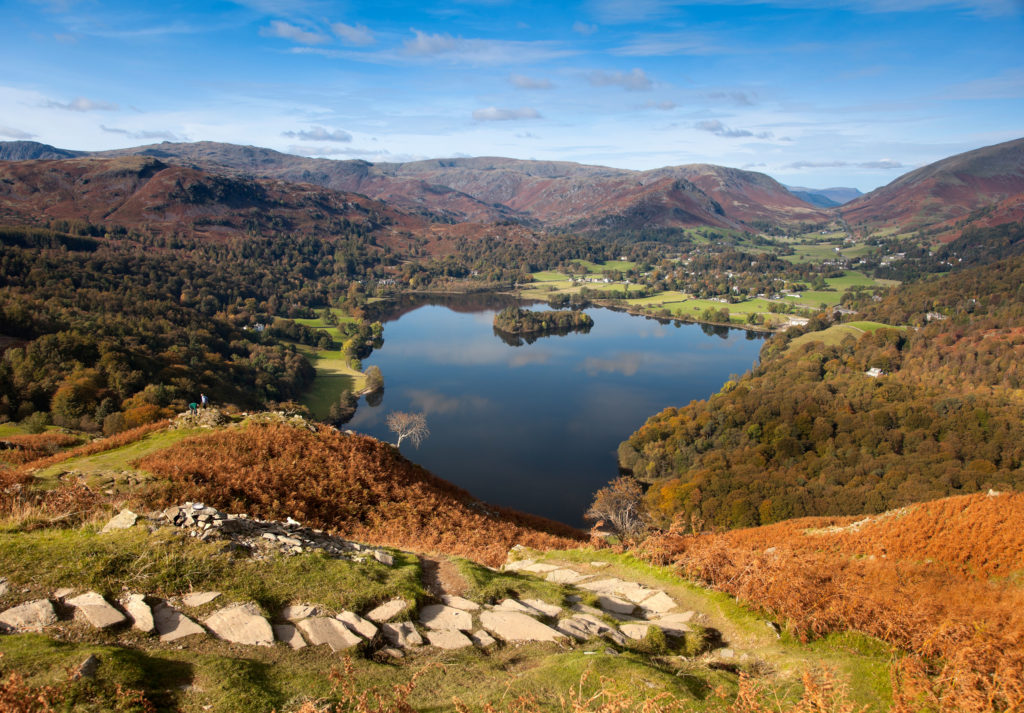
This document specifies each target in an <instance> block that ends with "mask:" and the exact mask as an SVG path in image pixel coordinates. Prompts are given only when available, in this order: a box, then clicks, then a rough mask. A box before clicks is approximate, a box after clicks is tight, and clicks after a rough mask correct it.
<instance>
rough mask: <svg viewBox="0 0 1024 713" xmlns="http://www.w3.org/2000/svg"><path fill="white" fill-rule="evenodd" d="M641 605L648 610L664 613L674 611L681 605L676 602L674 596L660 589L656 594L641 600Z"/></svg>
mask: <svg viewBox="0 0 1024 713" xmlns="http://www.w3.org/2000/svg"><path fill="white" fill-rule="evenodd" d="M640 606H641V607H642V608H644V609H646V610H647V611H652V612H657V613H658V614H664V613H665V612H669V611H672V610H673V609H675V608H676V607H677V606H679V605H678V604H676V601H675V600H674V599H673V598H672V597H670V596H669V595H667V594H665V592H663V591H661V590H660V589H659V590H656V591H655V593H654V594H652V595H651V596H649V597H647V599H644V600H642V601H641V602H640Z"/></svg>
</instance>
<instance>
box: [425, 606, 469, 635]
mask: <svg viewBox="0 0 1024 713" xmlns="http://www.w3.org/2000/svg"><path fill="white" fill-rule="evenodd" d="M420 623H422V624H423V625H424V626H426V627H427V628H428V629H434V630H436V631H441V630H449V631H458V630H462V631H472V630H473V615H472V614H470V613H469V612H467V611H463V610H461V609H456V608H455V607H449V606H446V605H444V604H430V605H427V606H425V607H423V608H422V609H421V610H420Z"/></svg>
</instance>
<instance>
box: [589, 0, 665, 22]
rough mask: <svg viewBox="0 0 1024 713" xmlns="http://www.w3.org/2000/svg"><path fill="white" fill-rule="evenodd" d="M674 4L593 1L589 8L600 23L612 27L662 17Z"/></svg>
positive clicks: (642, 0) (658, 0) (645, 0)
mask: <svg viewBox="0 0 1024 713" xmlns="http://www.w3.org/2000/svg"><path fill="white" fill-rule="evenodd" d="M672 5H673V3H672V2H666V1H665V0H591V1H590V3H588V7H589V9H590V11H591V13H593V15H594V17H596V18H597V19H598V20H599V21H601V22H604V23H606V24H610V25H619V24H627V23H631V22H643V21H644V20H650V19H653V18H656V17H661V16H662V15H664V14H666V13H667V12H668V11H669V10H671V8H672Z"/></svg>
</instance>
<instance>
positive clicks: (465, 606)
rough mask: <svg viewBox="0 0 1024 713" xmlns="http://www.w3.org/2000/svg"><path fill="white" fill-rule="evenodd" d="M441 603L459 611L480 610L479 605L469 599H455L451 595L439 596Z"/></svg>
mask: <svg viewBox="0 0 1024 713" xmlns="http://www.w3.org/2000/svg"><path fill="white" fill-rule="evenodd" d="M441 601H442V602H444V603H445V604H447V605H448V606H450V607H455V608H456V609H461V610H462V611H477V610H479V609H480V605H479V604H477V603H476V602H474V601H471V600H469V599H463V598H462V597H456V596H455V595H453V594H444V595H442V596H441Z"/></svg>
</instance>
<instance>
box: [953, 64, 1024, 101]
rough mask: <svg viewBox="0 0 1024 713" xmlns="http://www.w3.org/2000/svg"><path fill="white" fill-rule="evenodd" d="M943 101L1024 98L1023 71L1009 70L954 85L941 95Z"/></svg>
mask: <svg viewBox="0 0 1024 713" xmlns="http://www.w3.org/2000/svg"><path fill="white" fill-rule="evenodd" d="M941 97H942V98H943V99H957V100H968V101H969V100H975V99H1020V98H1022V97H1024V70H1021V69H1011V70H1007V71H1006V72H1003V73H1002V74H1000V75H998V76H995V77H984V78H981V79H975V80H972V81H970V82H963V83H960V84H954V85H953V86H951V87H949V88H948V89H947V90H946V91H945V92H943V94H942V95H941Z"/></svg>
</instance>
